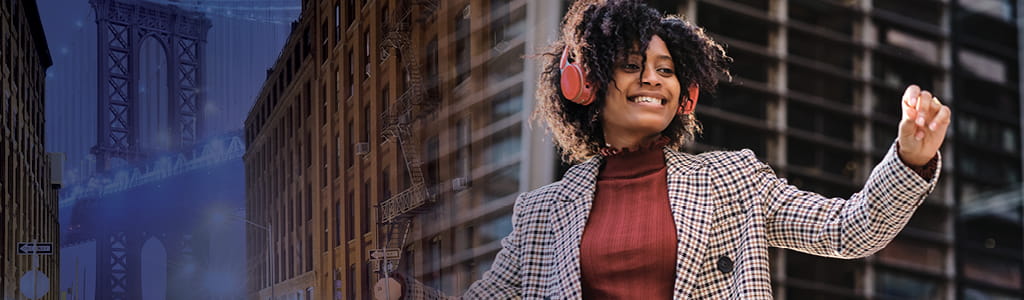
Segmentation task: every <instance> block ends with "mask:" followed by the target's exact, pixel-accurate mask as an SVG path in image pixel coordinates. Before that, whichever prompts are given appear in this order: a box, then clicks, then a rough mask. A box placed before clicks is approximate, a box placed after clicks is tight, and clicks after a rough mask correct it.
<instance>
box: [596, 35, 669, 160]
mask: <svg viewBox="0 0 1024 300" xmlns="http://www.w3.org/2000/svg"><path fill="white" fill-rule="evenodd" d="M641 55H643V56H641ZM645 58H646V60H645ZM614 67H615V72H614V75H613V76H612V79H613V81H612V82H610V83H609V84H608V87H607V91H608V92H607V93H606V97H605V99H604V100H605V101H604V104H603V107H601V125H602V128H603V129H604V136H605V141H606V142H607V143H608V144H610V145H612V146H613V147H619V148H622V147H631V146H635V145H637V144H639V143H643V142H647V141H650V140H653V139H654V138H657V137H658V135H659V134H660V133H661V132H662V131H663V130H665V128H666V127H668V125H669V123H671V122H672V118H673V117H674V116H675V114H676V110H677V109H678V108H679V105H680V103H679V100H680V92H681V87H680V84H679V79H678V78H677V77H676V69H675V65H674V64H673V62H672V56H671V55H670V54H669V51H668V47H666V45H665V41H663V40H662V39H661V37H659V36H657V35H655V36H652V37H651V41H650V43H649V44H648V46H647V51H646V52H645V53H639V52H635V53H630V54H629V55H627V56H626V57H625V59H623V60H621V61H619V62H616V64H615V66H614Z"/></svg>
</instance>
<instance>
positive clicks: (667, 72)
mask: <svg viewBox="0 0 1024 300" xmlns="http://www.w3.org/2000/svg"><path fill="white" fill-rule="evenodd" d="M658 72H662V73H665V74H675V73H676V71H675V70H672V69H669V68H661V69H658Z"/></svg>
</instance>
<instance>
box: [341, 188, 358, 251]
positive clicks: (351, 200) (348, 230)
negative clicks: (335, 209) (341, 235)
mask: <svg viewBox="0 0 1024 300" xmlns="http://www.w3.org/2000/svg"><path fill="white" fill-rule="evenodd" d="M344 201H345V212H347V213H348V216H349V218H345V240H346V241H348V240H352V239H354V238H355V237H356V223H355V220H352V218H350V217H351V216H354V215H355V210H354V209H353V207H352V205H353V204H355V202H356V196H355V193H354V192H352V191H349V192H348V197H345V200H344Z"/></svg>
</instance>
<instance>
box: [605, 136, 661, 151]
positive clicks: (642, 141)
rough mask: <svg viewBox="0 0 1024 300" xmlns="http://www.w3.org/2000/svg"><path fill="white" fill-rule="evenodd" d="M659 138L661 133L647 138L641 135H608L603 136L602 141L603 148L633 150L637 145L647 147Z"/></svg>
mask: <svg viewBox="0 0 1024 300" xmlns="http://www.w3.org/2000/svg"><path fill="white" fill-rule="evenodd" d="M660 136H661V133H655V134H652V135H649V136H641V135H608V134H605V137H604V141H605V144H606V145H605V146H606V147H610V148H617V149H626V148H634V147H636V146H639V145H647V144H650V143H652V142H654V141H655V140H657V139H658V137H660Z"/></svg>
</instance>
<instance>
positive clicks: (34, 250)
mask: <svg viewBox="0 0 1024 300" xmlns="http://www.w3.org/2000/svg"><path fill="white" fill-rule="evenodd" d="M32 254H39V255H50V254H53V243H18V255H32Z"/></svg>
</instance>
